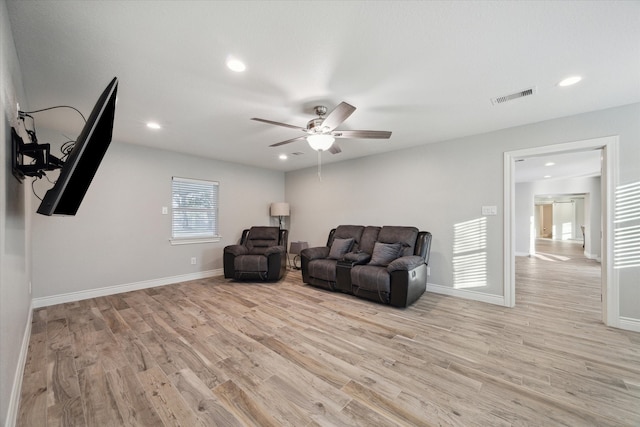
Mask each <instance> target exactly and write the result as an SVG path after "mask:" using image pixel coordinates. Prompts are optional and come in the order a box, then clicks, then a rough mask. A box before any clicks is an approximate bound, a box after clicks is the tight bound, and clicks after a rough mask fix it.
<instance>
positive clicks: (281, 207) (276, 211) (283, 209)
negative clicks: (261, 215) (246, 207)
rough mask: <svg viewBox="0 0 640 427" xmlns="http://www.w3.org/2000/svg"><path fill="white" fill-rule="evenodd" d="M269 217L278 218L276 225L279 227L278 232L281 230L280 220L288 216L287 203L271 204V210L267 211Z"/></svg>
mask: <svg viewBox="0 0 640 427" xmlns="http://www.w3.org/2000/svg"><path fill="white" fill-rule="evenodd" d="M269 211H270V215H271V216H277V217H278V224H279V226H280V230H282V218H283V217H285V216H289V212H290V211H289V203H287V202H274V203H271V208H270V209H269Z"/></svg>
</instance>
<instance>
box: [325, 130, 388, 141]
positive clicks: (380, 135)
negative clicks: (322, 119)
mask: <svg viewBox="0 0 640 427" xmlns="http://www.w3.org/2000/svg"><path fill="white" fill-rule="evenodd" d="M331 135H333V136H334V137H335V138H354V139H358V138H359V139H389V138H391V132H389V131H386V130H337V131H334V132H331Z"/></svg>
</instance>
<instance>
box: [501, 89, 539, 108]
mask: <svg viewBox="0 0 640 427" xmlns="http://www.w3.org/2000/svg"><path fill="white" fill-rule="evenodd" d="M535 93H536V88H535V86H534V87H531V88H529V89H525V90H522V91H520V92H516V93H512V94H509V95H504V96H499V97H497V98H491V103H492V104H493V105H496V104H502V103H505V102H507V101H513V100H514V99H518V98H523V97H525V96H529V95H534V94H535Z"/></svg>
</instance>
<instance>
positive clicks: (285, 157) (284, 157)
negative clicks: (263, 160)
mask: <svg viewBox="0 0 640 427" xmlns="http://www.w3.org/2000/svg"><path fill="white" fill-rule="evenodd" d="M278 158H279V159H280V160H287V159H288V157H287V155H286V154H280V155H279V156H278Z"/></svg>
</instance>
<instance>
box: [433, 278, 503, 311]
mask: <svg viewBox="0 0 640 427" xmlns="http://www.w3.org/2000/svg"><path fill="white" fill-rule="evenodd" d="M427 291H429V292H433V293H436V294H443V295H449V296H452V297H458V298H464V299H470V300H473V301H480V302H486V303H489V304H495V305H501V306H503V307H505V306H506V304H505V300H504V297H503V296H502V295H491V294H485V293H483V292H477V291H471V290H468V289H455V288H451V287H449V286H442V285H436V284H433V283H427Z"/></svg>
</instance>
